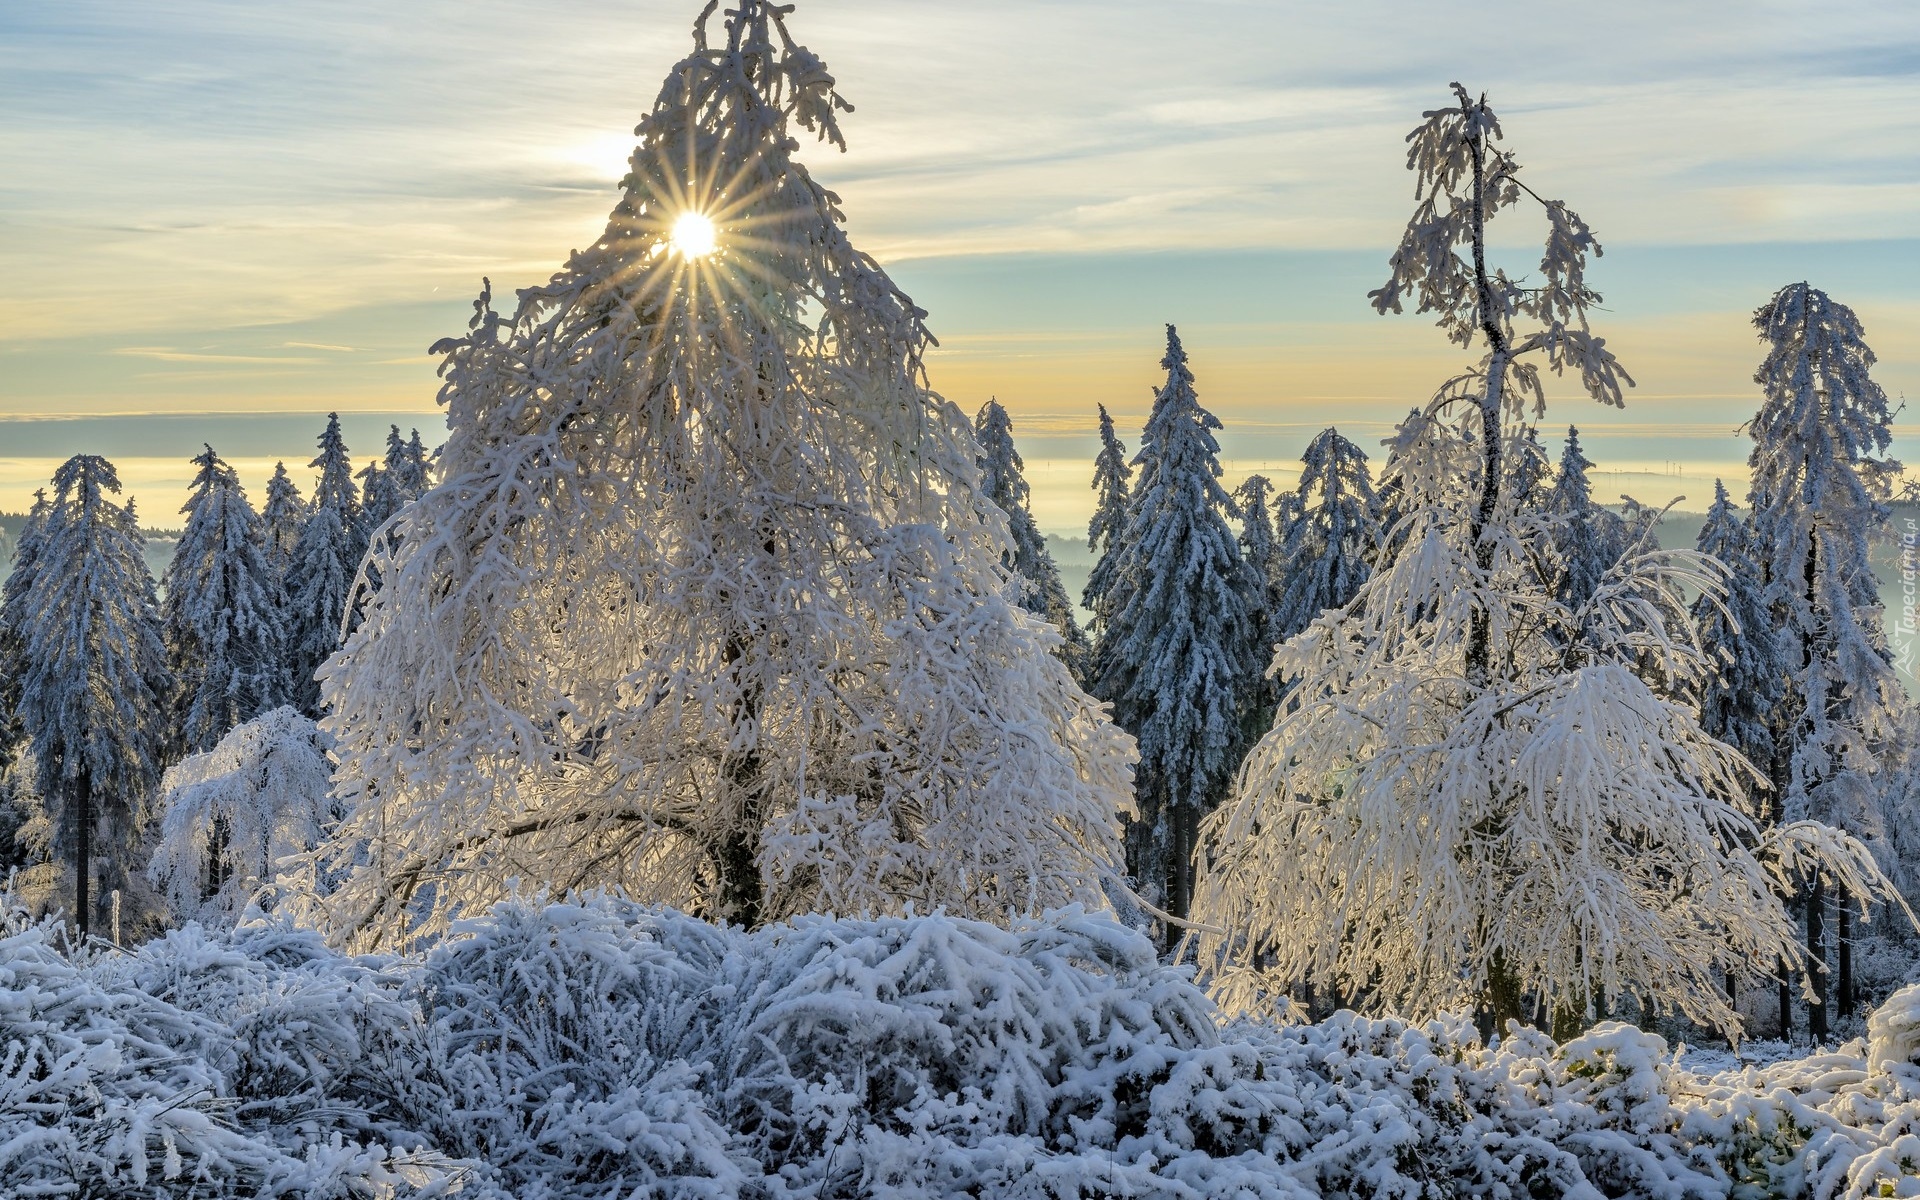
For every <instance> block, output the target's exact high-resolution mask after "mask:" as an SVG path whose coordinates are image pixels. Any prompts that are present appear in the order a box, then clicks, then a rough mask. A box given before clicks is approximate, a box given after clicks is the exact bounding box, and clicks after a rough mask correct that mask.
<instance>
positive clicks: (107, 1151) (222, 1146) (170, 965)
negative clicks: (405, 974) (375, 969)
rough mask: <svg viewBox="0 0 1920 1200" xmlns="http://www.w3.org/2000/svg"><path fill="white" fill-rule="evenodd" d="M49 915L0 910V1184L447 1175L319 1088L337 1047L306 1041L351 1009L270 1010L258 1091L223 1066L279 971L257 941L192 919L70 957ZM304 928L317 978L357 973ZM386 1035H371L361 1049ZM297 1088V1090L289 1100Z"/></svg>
mask: <svg viewBox="0 0 1920 1200" xmlns="http://www.w3.org/2000/svg"><path fill="white" fill-rule="evenodd" d="M54 929H55V926H53V925H50V924H30V923H28V922H26V921H25V920H24V919H23V918H22V917H21V916H20V914H19V913H17V912H10V913H8V914H7V915H6V916H5V918H4V925H0V1040H3V1041H4V1050H0V1195H5V1196H22V1197H25V1196H121V1195H125V1196H131V1195H142V1196H194V1197H255V1196H302V1197H328V1196H342V1197H344V1196H371V1195H389V1196H391V1195H397V1194H408V1193H412V1192H413V1191H414V1190H415V1188H416V1187H419V1188H421V1189H422V1190H421V1191H420V1193H419V1194H422V1195H427V1194H437V1193H438V1192H439V1191H440V1190H441V1189H440V1187H439V1186H438V1185H439V1184H441V1183H442V1182H451V1181H452V1180H453V1179H454V1178H455V1177H456V1175H457V1171H456V1170H455V1169H454V1167H455V1164H450V1163H448V1162H447V1161H446V1160H445V1159H444V1158H443V1157H442V1156H440V1155H438V1154H437V1153H434V1152H432V1151H420V1150H417V1149H416V1148H414V1147H412V1146H408V1145H398V1144H393V1143H389V1142H387V1141H385V1140H383V1139H381V1138H379V1137H377V1136H373V1135H372V1130H371V1128H370V1127H368V1126H366V1125H365V1123H363V1122H360V1121H356V1120H353V1119H351V1117H352V1116H353V1115H354V1114H352V1113H351V1112H350V1111H349V1109H348V1108H347V1107H345V1106H342V1105H339V1104H335V1103H328V1101H329V1100H330V1099H333V1096H332V1094H331V1093H332V1091H333V1089H332V1088H331V1087H330V1086H329V1084H330V1082H331V1081H330V1079H329V1074H330V1072H331V1071H332V1070H334V1069H337V1068H338V1067H339V1066H341V1065H342V1064H341V1063H340V1062H337V1061H330V1060H329V1058H328V1056H326V1055H324V1054H314V1053H312V1047H313V1044H314V1043H316V1042H324V1041H325V1040H326V1037H327V1035H328V1034H329V1033H330V1032H331V1030H329V1029H327V1028H325V1027H324V1026H325V1025H326V1024H327V1023H328V1022H330V1021H341V1020H346V1021H351V1020H353V1019H354V1016H357V1015H359V1014H353V1015H343V1014H338V1013H335V1014H333V1015H332V1016H326V1015H325V1014H327V1013H328V1011H329V1009H330V1008H331V1007H332V1006H331V1005H329V1004H327V1003H315V1004H312V1005H310V1006H308V1008H307V1010H306V1012H305V1013H304V1014H303V1019H301V1020H299V1021H297V1022H295V1021H287V1022H283V1025H282V1030H281V1032H282V1034H283V1036H284V1045H283V1048H282V1055H281V1057H282V1058H283V1060H284V1061H283V1066H284V1067H285V1068H286V1069H285V1071H284V1072H283V1073H282V1074H280V1075H278V1076H275V1077H270V1078H267V1079H264V1080H262V1081H261V1082H263V1083H265V1084H266V1085H268V1086H269V1087H270V1088H271V1089H273V1090H272V1094H269V1095H266V1096H264V1097H261V1099H263V1100H265V1102H266V1103H265V1104H264V1105H250V1104H249V1103H248V1098H247V1097H245V1096H243V1095H241V1094H239V1093H237V1092H236V1090H235V1087H234V1082H235V1077H236V1072H235V1067H236V1066H239V1065H241V1064H242V1063H244V1061H245V1060H246V1058H247V1056H248V1055H249V1054H250V1053H257V1052H258V1048H257V1046H255V1045H253V1044H251V1043H252V1042H253V1040H254V1038H255V1035H256V1034H257V1031H258V1027H257V1026H251V1027H250V1025H249V1023H248V1020H247V1017H248V1015H249V1013H250V1011H257V1010H258V1009H259V1008H260V1007H262V1006H263V1005H262V998H263V993H270V992H271V991H272V990H273V989H274V988H275V987H276V985H283V984H284V983H285V982H286V981H285V980H284V979H282V978H280V975H281V971H280V969H279V966H278V964H276V963H275V962H274V961H272V959H270V958H262V957H256V956H255V955H256V954H258V953H261V952H267V951H268V950H269V948H268V947H267V946H265V945H262V944H259V943H258V942H257V941H256V942H255V943H254V944H251V945H250V944H249V943H248V942H246V941H244V940H236V941H235V942H233V943H228V944H222V943H220V942H217V941H214V940H211V939H208V938H206V937H205V936H204V935H201V934H199V933H198V931H189V932H187V933H186V934H183V935H181V936H179V937H177V938H170V939H168V940H167V941H165V942H160V943H155V944H154V945H153V946H150V947H148V948H147V949H146V950H144V951H142V952H141V954H140V955H138V956H135V957H133V958H132V959H127V958H123V957H121V956H119V955H105V956H101V957H92V956H88V955H85V954H83V955H81V956H78V957H76V958H69V957H68V956H66V955H64V954H62V953H61V952H60V951H59V950H58V949H57V948H56V947H55V946H54V945H53V943H52V941H51V938H52V936H53V932H54ZM306 944H308V945H310V946H312V947H313V949H314V950H315V951H316V952H317V955H316V957H315V958H314V959H313V960H311V963H310V965H311V966H312V967H314V968H315V969H314V971H313V974H314V976H315V977H316V983H317V982H318V980H319V978H321V977H327V978H334V979H337V980H341V982H338V983H336V984H335V987H336V989H341V990H344V989H350V988H351V987H352V986H353V985H352V983H351V982H350V973H349V970H348V964H346V963H345V962H343V961H342V960H341V959H340V957H339V956H338V955H333V954H330V953H328V952H325V951H323V950H320V949H319V947H318V945H317V943H315V942H313V941H312V940H311V939H306ZM250 951H251V952H250ZM210 979H217V980H218V981H219V982H218V984H217V985H216V986H211V987H210V986H207V983H208V981H209V980H210ZM169 985H171V986H169ZM367 1015H369V1016H371V1017H374V1018H376V1019H379V1020H382V1021H386V1022H392V1021H393V1019H394V1017H395V1014H394V1013H392V1012H380V1013H375V1014H367ZM316 1017H323V1018H324V1019H323V1020H321V1021H315V1020H314V1018H316ZM399 1023H400V1024H403V1025H404V1024H406V1023H407V1022H405V1021H404V1020H402V1021H400V1022H399ZM413 1024H414V1025H416V1026H417V1025H418V1022H417V1021H416V1022H413ZM391 1048H392V1047H390V1046H369V1047H368V1050H369V1051H370V1052H373V1053H371V1054H370V1059H371V1061H373V1062H376V1063H377V1062H378V1061H379V1059H378V1057H377V1052H378V1051H382V1050H387V1049H391ZM396 1065H397V1060H396ZM282 1092H285V1093H286V1094H282ZM296 1093H303V1094H302V1095H299V1096H298V1098H299V1099H300V1100H301V1101H302V1103H300V1104H299V1105H295V1104H291V1103H288V1101H291V1100H294V1099H296ZM316 1101H318V1102H316ZM356 1126H359V1127H358V1128H356Z"/></svg>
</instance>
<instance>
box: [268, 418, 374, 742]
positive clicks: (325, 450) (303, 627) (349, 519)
mask: <svg viewBox="0 0 1920 1200" xmlns="http://www.w3.org/2000/svg"><path fill="white" fill-rule="evenodd" d="M319 444H320V453H319V455H318V456H317V457H315V458H314V460H313V461H312V462H311V463H309V464H307V465H309V466H312V467H318V468H319V469H320V478H319V480H318V481H317V482H316V483H315V484H314V491H313V504H312V506H311V507H310V508H309V509H308V513H307V521H306V524H305V525H304V526H302V527H301V530H300V539H299V541H297V542H295V543H294V547H293V559H292V561H291V562H290V563H289V564H288V567H287V584H286V587H287V612H288V620H287V622H286V636H287V659H288V664H289V668H290V670H291V671H292V674H293V695H292V702H293V705H294V707H296V708H298V709H299V710H300V711H301V712H304V713H306V714H307V715H308V716H310V717H318V716H319V715H320V685H319V683H318V681H317V680H316V679H315V678H314V673H315V672H316V671H317V670H319V668H320V664H321V663H324V662H326V661H327V659H328V657H329V656H331V655H332V654H333V652H334V651H335V650H337V649H339V647H340V635H341V630H342V628H343V627H344V625H345V623H346V617H347V606H348V602H349V599H350V595H351V593H352V591H353V585H354V579H355V578H356V576H357V575H358V573H359V570H360V560H361V558H362V557H363V556H364V555H365V553H366V548H367V542H366V536H365V532H366V531H365V530H364V529H363V528H362V527H361V519H360V499H359V496H358V494H357V493H356V492H355V490H354V486H353V463H352V460H351V459H350V458H349V457H348V455H347V446H346V442H345V441H343V440H342V439H341V437H340V417H339V415H338V414H336V413H329V414H327V427H326V429H325V430H324V431H323V432H322V433H321V435H320V443H319Z"/></svg>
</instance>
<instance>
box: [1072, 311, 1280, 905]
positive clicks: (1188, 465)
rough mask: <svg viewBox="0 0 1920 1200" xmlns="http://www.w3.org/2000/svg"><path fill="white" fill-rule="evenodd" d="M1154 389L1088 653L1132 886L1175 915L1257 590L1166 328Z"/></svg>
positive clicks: (1241, 686)
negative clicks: (1120, 768) (1126, 825)
mask: <svg viewBox="0 0 1920 1200" xmlns="http://www.w3.org/2000/svg"><path fill="white" fill-rule="evenodd" d="M1160 365H1161V366H1162V367H1164V368H1165V369H1166V372H1167V381H1166V383H1165V385H1164V386H1162V387H1161V388H1160V390H1159V392H1158V394H1157V395H1156V396H1155V397H1154V402H1153V412H1152V415H1151V416H1149V417H1148V418H1147V426H1146V429H1145V431H1144V432H1143V433H1142V435H1141V440H1140V453H1139V454H1138V455H1136V456H1135V458H1134V465H1135V466H1137V467H1139V469H1140V479H1139V483H1138V485H1137V486H1136V488H1135V489H1134V492H1133V496H1132V501H1131V504H1130V507H1129V511H1128V514H1127V526H1126V531H1125V533H1124V534H1123V535H1122V537H1121V539H1120V550H1119V554H1120V557H1119V560H1118V562H1117V563H1116V564H1115V577H1116V578H1118V579H1121V580H1124V581H1125V585H1124V589H1123V590H1119V591H1117V592H1115V593H1113V594H1112V599H1114V600H1116V601H1117V604H1116V605H1115V606H1114V607H1113V609H1112V610H1111V612H1110V615H1109V616H1108V618H1107V623H1106V627H1105V629H1104V630H1103V632H1102V635H1101V639H1100V645H1099V648H1098V650H1097V652H1096V654H1095V672H1096V673H1095V677H1094V685H1095V694H1096V695H1098V696H1100V697H1101V698H1102V699H1104V700H1110V701H1112V702H1113V709H1114V718H1115V720H1117V721H1119V723H1120V725H1121V727H1122V728H1123V729H1126V730H1128V731H1129V732H1131V733H1132V734H1133V735H1134V737H1135V738H1137V739H1138V740H1139V743H1140V766H1139V769H1138V771H1137V772H1136V773H1135V784H1134V795H1135V800H1136V805H1137V807H1138V808H1139V810H1140V824H1139V827H1138V830H1137V832H1135V833H1134V834H1132V835H1131V837H1130V840H1129V846H1128V849H1129V853H1130V855H1131V861H1130V862H1129V866H1130V867H1131V868H1132V871H1133V875H1134V879H1135V880H1136V882H1137V884H1138V886H1139V887H1140V888H1141V890H1142V892H1143V894H1145V895H1147V896H1148V897H1149V898H1150V899H1152V898H1156V897H1157V898H1158V899H1159V900H1160V901H1161V902H1163V903H1164V904H1165V906H1166V909H1167V911H1168V912H1170V913H1171V914H1172V915H1173V916H1175V917H1184V916H1185V915H1186V912H1187V904H1188V900H1189V897H1190V896H1191V894H1192V886H1193V884H1192V880H1193V875H1192V870H1193V850H1194V836H1195V834H1196V832H1197V831H1198V829H1199V825H1200V818H1201V817H1202V816H1203V815H1204V814H1205V813H1206V812H1208V811H1209V810H1210V809H1211V808H1212V807H1213V806H1214V805H1215V804H1217V803H1219V801H1220V798H1221V796H1222V795H1223V794H1224V792H1225V790H1226V785H1227V782H1228V779H1229V777H1230V776H1231V774H1232V772H1233V769H1234V767H1235V766H1236V765H1238V762H1239V754H1240V752H1241V750H1242V748H1243V747H1242V743H1241V741H1240V732H1239V731H1240V715H1241V711H1242V706H1243V705H1244V704H1245V703H1246V702H1247V700H1248V699H1249V696H1248V690H1249V680H1250V678H1253V677H1254V669H1253V668H1254V663H1255V661H1256V659H1257V655H1256V652H1255V649H1254V644H1255V643H1254V638H1255V636H1256V633H1257V628H1256V624H1255V622H1256V619H1257V615H1258V599H1257V595H1256V591H1255V587H1254V581H1253V580H1252V579H1251V577H1250V576H1249V574H1248V572H1247V568H1246V564H1245V562H1244V561H1243V560H1242V559H1241V557H1240V546H1239V542H1238V539H1237V538H1236V537H1235V536H1234V532H1233V529H1232V527H1231V526H1229V525H1228V523H1227V514H1228V513H1229V512H1230V511H1232V505H1233V501H1232V498H1231V497H1229V496H1228V495H1227V493H1226V491H1225V489H1223V488H1222V487H1221V486H1220V462H1219V453H1220V446H1219V443H1218V442H1217V441H1215V439H1214V436H1213V431H1214V430H1216V429H1218V428H1220V422H1219V420H1218V419H1217V418H1215V417H1214V415H1213V414H1212V413H1210V412H1208V411H1207V410H1206V409H1204V408H1202V407H1200V401H1199V398H1198V397H1197V396H1196V395H1195V393H1194V386H1193V383H1194V380H1193V373H1192V372H1191V371H1190V370H1189V369H1188V367H1187V353H1186V350H1185V349H1184V348H1183V347H1182V346H1181V344H1180V337H1179V334H1178V333H1176V332H1175V330H1174V328H1173V326H1171V325H1169V326H1167V352H1166V356H1165V357H1164V358H1162V359H1161V362H1160Z"/></svg>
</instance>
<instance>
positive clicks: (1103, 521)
mask: <svg viewBox="0 0 1920 1200" xmlns="http://www.w3.org/2000/svg"><path fill="white" fill-rule="evenodd" d="M1132 477H1133V468H1132V467H1130V466H1128V465H1127V448H1126V447H1125V446H1124V445H1122V444H1121V443H1120V439H1119V438H1118V437H1117V436H1115V434H1114V432H1113V418H1112V417H1110V416H1108V415H1107V406H1106V405H1104V404H1102V405H1101V406H1100V453H1099V454H1098V455H1097V456H1096V457H1095V458H1094V460H1093V490H1094V493H1095V495H1094V502H1093V519H1092V520H1090V521H1088V522H1087V552H1088V553H1089V554H1090V555H1092V556H1093V570H1092V571H1090V572H1089V573H1088V575H1087V586H1086V587H1085V588H1084V589H1083V590H1082V591H1081V593H1080V603H1081V605H1082V606H1083V607H1085V608H1086V610H1087V611H1088V612H1090V613H1092V614H1093V618H1092V620H1091V621H1089V622H1088V626H1087V627H1088V629H1089V630H1092V631H1093V632H1094V633H1095V634H1096V635H1098V636H1099V637H1102V638H1104V637H1105V636H1106V635H1105V632H1104V630H1105V627H1106V613H1107V610H1108V608H1109V604H1108V596H1109V594H1110V593H1111V592H1112V591H1113V587H1114V582H1115V580H1114V571H1115V570H1117V569H1118V567H1119V563H1120V547H1121V546H1122V544H1123V543H1124V539H1125V537H1126V532H1127V509H1128V507H1129V505H1130V504H1131V500H1130V498H1129V494H1128V491H1127V481H1128V480H1129V479H1131V478H1132Z"/></svg>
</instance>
